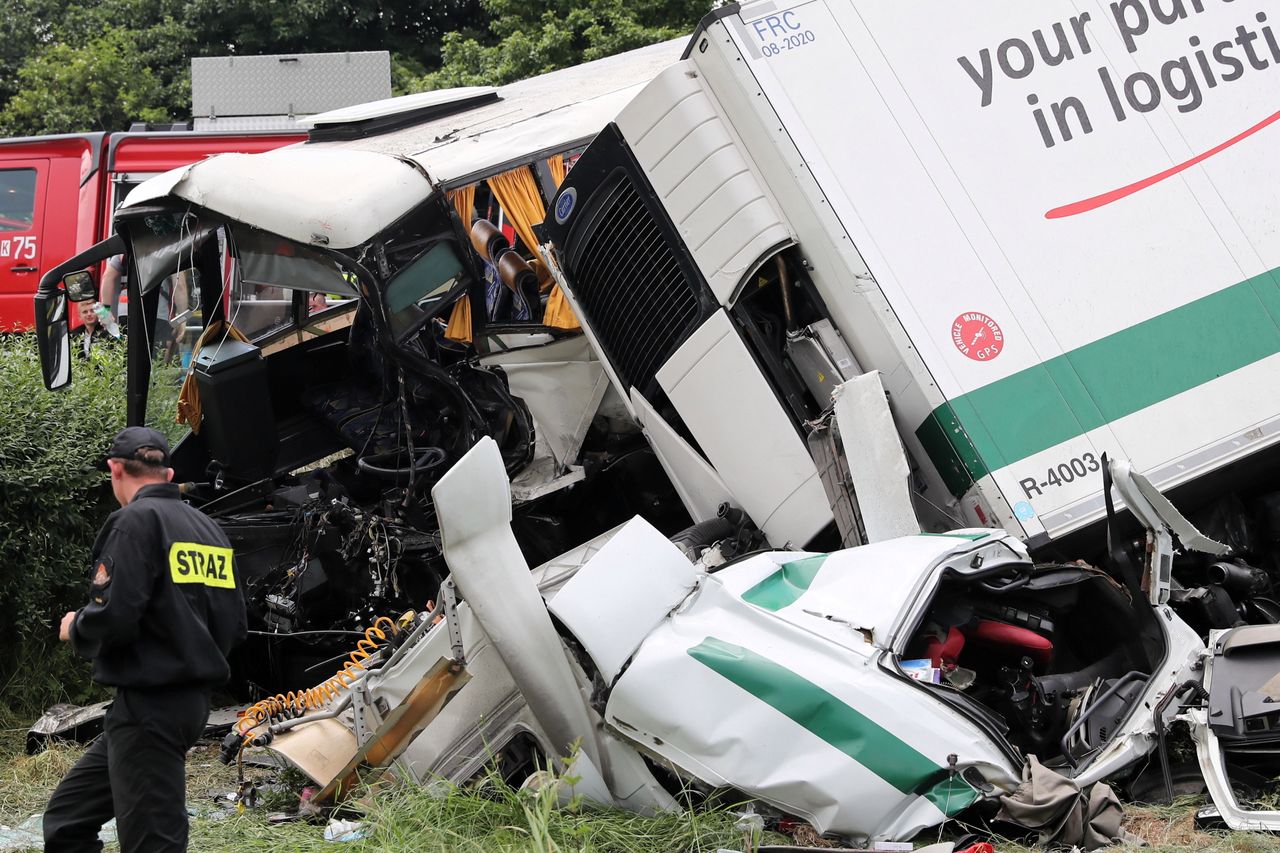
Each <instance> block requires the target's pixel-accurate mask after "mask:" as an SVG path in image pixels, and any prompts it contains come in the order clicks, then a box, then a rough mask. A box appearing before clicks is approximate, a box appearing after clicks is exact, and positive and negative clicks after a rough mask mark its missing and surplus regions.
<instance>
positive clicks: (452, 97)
mask: <svg viewBox="0 0 1280 853" xmlns="http://www.w3.org/2000/svg"><path fill="white" fill-rule="evenodd" d="M497 92H498V90H497V89H495V88H494V87H492V86H459V87H458V88H455V89H436V90H434V91H431V92H418V93H416V94H413V95H400V96H399V97H396V98H383V99H381V100H378V101H369V102H367V103H363V104H354V105H352V106H349V107H343V108H341V109H337V110H329V111H328V112H323V113H319V114H317V115H313V116H307V117H306V118H303V119H299V120H298V124H300V125H302V126H303V127H316V126H318V125H327V124H344V123H346V122H352V121H368V120H369V119H374V118H382V117H385V116H393V115H398V114H400V113H406V112H410V111H412V110H421V109H426V108H427V107H439V106H445V105H447V104H452V103H456V102H458V101H467V100H470V99H471V98H479V97H482V96H484V95H496V94H497Z"/></svg>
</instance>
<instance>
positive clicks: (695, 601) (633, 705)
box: [605, 534, 1019, 838]
mask: <svg viewBox="0 0 1280 853" xmlns="http://www.w3.org/2000/svg"><path fill="white" fill-rule="evenodd" d="M998 535H999V534H993V538H994V537H995V536H998ZM926 543H927V544H926ZM974 546H975V543H974V542H971V541H968V540H963V539H952V540H950V541H947V540H946V539H943V538H942V537H909V538H907V539H898V540H891V541H889V542H886V543H883V544H881V545H870V546H864V547H863V548H860V549H856V550H855V551H851V552H841V554H840V555H833V557H832V558H831V559H835V558H836V556H843V555H850V554H857V553H859V552H861V553H865V554H867V555H869V556H871V557H872V558H873V559H871V560H869V561H868V562H867V563H866V565H865V574H863V573H862V572H859V571H857V570H856V569H850V567H840V566H836V565H832V566H826V567H824V572H820V573H819V576H821V575H822V574H824V573H825V570H826V569H829V570H830V571H831V573H832V574H837V575H847V574H851V573H852V574H853V575H858V576H861V577H862V580H863V581H864V586H865V587H868V588H870V587H873V586H875V585H876V581H875V579H876V578H877V577H879V578H880V579H881V581H884V580H885V578H886V576H887V575H893V574H901V575H903V576H904V577H905V578H906V579H907V581H908V582H907V583H901V582H894V583H892V584H890V585H889V587H890V588H891V589H892V590H895V591H896V597H897V599H898V600H897V601H896V602H894V603H889V602H887V601H884V600H883V599H882V600H881V603H882V604H884V605H885V606H886V608H887V610H888V612H889V613H890V614H899V613H902V612H904V610H905V609H907V605H908V603H909V600H910V598H911V595H912V594H914V592H915V591H916V585H915V584H914V583H913V582H912V581H914V580H916V579H917V578H918V577H919V576H920V575H922V574H928V573H934V572H937V571H938V570H939V567H940V566H941V565H942V564H944V563H946V562H947V558H948V556H950V555H953V554H955V553H959V554H967V553H971V552H972V551H973V549H974ZM797 557H803V555H796V554H793V553H792V554H780V553H774V554H765V555H760V556H758V557H755V558H752V559H750V560H747V561H744V562H743V563H740V564H737V565H734V566H730V567H729V568H727V569H725V570H724V571H722V572H720V573H718V574H715V575H709V576H703V578H702V580H701V583H700V585H699V588H698V589H697V590H696V591H695V592H694V593H693V594H692V595H691V596H690V597H689V599H688V600H687V601H686V603H685V604H684V605H683V606H682V607H680V608H679V609H678V610H677V612H676V613H674V614H673V615H672V616H671V617H670V618H668V619H667V620H666V621H665V622H664V623H663V624H661V625H660V626H659V627H658V628H657V629H655V630H654V631H653V632H651V633H650V635H649V637H648V638H647V639H646V640H645V642H644V643H643V645H642V646H641V647H640V649H639V651H638V652H637V653H636V655H635V657H634V659H633V660H632V662H631V664H630V666H629V667H628V668H627V669H626V671H625V672H624V673H623V674H622V676H621V677H620V678H619V679H618V681H617V683H616V684H615V685H614V689H613V692H612V694H611V696H610V699H609V703H608V706H607V708H606V714H605V719H606V722H608V723H609V724H610V725H611V726H612V727H614V729H615V730H616V731H617V732H618V733H620V734H621V735H623V736H625V737H628V738H630V739H631V740H633V741H634V742H636V743H637V744H638V745H640V746H642V747H643V748H644V749H645V750H647V751H649V752H651V753H655V754H657V755H659V756H661V757H662V758H664V759H666V760H668V761H670V762H671V763H673V764H674V765H676V766H677V767H680V768H681V769H682V770H683V771H685V772H687V773H689V774H691V775H693V776H696V777H697V778H699V779H701V780H702V781H703V782H706V783H707V784H710V785H715V786H722V785H727V786H732V787H735V788H737V789H739V790H742V791H744V792H746V793H749V794H751V795H753V796H756V797H759V798H760V799H762V800H765V801H767V802H769V803H771V804H773V805H774V806H776V807H778V808H780V809H782V810H784V811H786V812H789V813H791V814H796V815H799V816H801V817H803V818H805V819H807V820H810V821H812V822H813V824H814V825H815V826H816V827H817V828H818V829H819V830H820V831H823V832H827V831H831V832H836V833H839V834H841V835H847V836H851V837H855V838H903V837H910V836H911V835H913V834H914V833H915V832H916V831H918V830H919V829H922V828H924V827H926V826H931V825H935V824H937V823H939V822H940V821H941V820H943V818H944V816H945V815H946V814H948V813H951V814H954V813H956V812H958V811H960V810H961V809H962V808H964V807H965V806H968V805H969V804H970V803H972V802H973V801H974V800H975V799H976V798H977V796H978V793H977V791H975V790H974V788H972V787H971V786H970V785H968V784H967V783H965V782H964V781H963V780H961V779H960V778H958V774H953V773H952V772H951V769H950V767H951V762H950V759H949V757H950V756H951V755H955V757H956V759H955V765H954V766H955V769H956V770H957V771H961V772H962V771H963V770H964V769H965V768H967V767H970V766H973V767H976V768H978V769H979V770H980V771H981V773H982V775H983V776H984V777H985V778H986V779H987V781H989V782H991V783H993V784H995V785H996V787H997V788H1003V789H1005V790H1011V789H1012V788H1013V787H1014V786H1016V784H1017V781H1018V778H1019V777H1018V773H1019V770H1018V768H1017V767H1016V766H1014V764H1013V763H1012V762H1011V761H1010V760H1009V758H1008V757H1006V756H1005V755H1004V754H1003V753H1002V752H1001V751H1000V750H999V748H998V747H997V746H996V745H995V743H994V742H992V740H991V739H990V738H989V737H988V736H987V735H986V733H984V732H983V731H982V730H981V729H980V728H979V727H978V726H977V725H976V724H975V723H973V722H972V721H971V720H969V719H968V718H967V717H964V716H962V715H961V714H959V713H957V712H956V711H953V710H952V709H951V708H949V707H948V706H947V705H945V704H944V703H942V702H940V701H938V700H937V699H936V698H934V697H932V696H931V695H929V692H928V689H927V688H924V687H923V686H922V685H918V684H916V683H914V682H911V681H909V680H907V679H905V678H902V677H898V676H895V675H892V674H890V673H889V672H887V671H886V670H885V669H883V668H882V667H881V660H882V657H883V655H884V654H886V653H885V652H884V651H883V650H882V649H879V648H877V647H876V646H873V645H872V644H870V643H867V642H865V641H863V640H861V634H860V633H859V632H857V631H853V630H851V629H850V628H848V627H847V626H843V625H840V624H838V623H832V622H831V621H830V620H825V619H819V618H817V617H812V616H808V617H807V618H808V619H809V620H811V625H812V627H813V628H818V627H821V626H823V625H825V626H829V627H828V630H834V631H843V632H844V634H845V635H846V641H845V642H841V643H837V642H833V641H832V640H833V639H834V637H828V636H824V634H826V631H822V632H819V631H817V630H811V629H810V626H806V625H805V624H802V623H800V622H799V621H798V620H796V619H789V618H784V614H782V613H781V612H778V611H771V610H769V609H766V608H765V607H761V606H757V605H755V604H751V603H748V602H747V601H745V600H744V599H743V598H742V597H741V595H742V594H743V593H742V590H744V589H745V590H748V591H749V590H750V589H752V588H754V587H755V586H757V585H758V584H759V583H760V582H761V580H762V575H763V576H764V577H765V578H767V577H769V576H770V573H771V572H776V571H777V567H778V565H779V563H780V562H783V561H785V560H794V559H796V558H797ZM915 567H918V568H915ZM854 580H856V578H854ZM882 585H883V584H882ZM805 599H806V595H805V594H803V593H802V594H801V595H800V596H799V598H798V602H803V601H804V600H805ZM801 613H803V611H801Z"/></svg>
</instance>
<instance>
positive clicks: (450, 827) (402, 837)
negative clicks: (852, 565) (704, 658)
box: [0, 718, 1280, 853]
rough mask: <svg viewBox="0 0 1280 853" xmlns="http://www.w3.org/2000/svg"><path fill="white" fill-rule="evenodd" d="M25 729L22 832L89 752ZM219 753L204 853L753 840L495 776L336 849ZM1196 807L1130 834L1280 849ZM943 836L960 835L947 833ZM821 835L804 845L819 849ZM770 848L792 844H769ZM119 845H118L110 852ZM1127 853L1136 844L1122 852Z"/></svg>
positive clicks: (1009, 848) (1166, 813)
mask: <svg viewBox="0 0 1280 853" xmlns="http://www.w3.org/2000/svg"><path fill="white" fill-rule="evenodd" d="M25 734H26V728H25V726H20V725H15V724H14V721H13V720H12V718H10V719H7V720H0V824H6V825H9V826H14V825H16V824H18V823H21V822H22V821H23V820H25V819H26V818H28V817H29V816H31V815H32V814H35V813H37V812H39V811H41V810H42V809H43V808H44V804H45V802H46V801H47V799H48V796H49V793H50V792H51V791H52V790H53V787H54V786H55V785H56V784H57V782H58V780H59V779H60V778H62V774H63V773H65V772H66V770H67V769H68V768H70V766H71V765H72V764H73V763H74V762H75V760H76V758H77V757H78V756H79V754H80V749H79V748H78V747H74V746H55V747H53V748H51V749H49V750H46V751H45V752H43V753H41V754H39V755H35V756H28V755H25V754H24V753H23V747H24V743H25ZM217 752H218V750H217V747H216V745H213V744H202V745H201V746H199V747H197V748H196V749H195V750H193V751H192V753H191V755H190V757H189V760H188V762H187V804H188V806H189V807H191V808H192V809H194V810H195V812H196V817H194V818H193V819H192V822H191V849H192V850H200V851H240V850H250V851H252V850H263V851H268V850H269V851H280V850H297V851H322V850H323V851H329V853H335V851H342V850H345V851H351V853H356V852H357V851H393V852H394V851H405V853H408V851H414V853H417V851H450V853H453V852H454V851H456V853H506V851H511V853H562V851H563V853H570V851H573V853H588V851H589V852H590V853H614V851H617V853H671V851H689V853H714V851H716V850H718V849H721V848H724V849H728V850H742V849H744V845H743V835H742V833H741V831H739V830H738V829H736V828H735V823H736V822H737V816H736V815H734V814H733V813H732V812H731V811H730V810H719V811H715V810H713V811H699V812H692V811H690V812H686V813H684V814H680V815H661V816H657V817H640V816H638V815H634V814H631V813H629V812H622V811H616V810H599V809H591V808H586V807H581V808H560V807H558V806H557V805H556V802H555V792H554V789H553V788H552V787H550V786H548V787H546V788H544V789H543V790H542V791H540V792H528V791H518V790H513V789H511V788H510V787H508V786H506V785H503V784H502V783H501V782H500V781H496V780H492V779H491V780H487V781H485V782H484V783H482V784H480V785H478V786H473V787H469V788H457V787H453V786H449V785H444V784H440V785H436V786H427V787H425V788H424V787H420V786H417V785H394V784H391V785H385V786H383V787H382V789H381V790H379V791H378V792H376V793H374V794H369V795H366V796H364V797H362V798H360V799H359V801H358V804H357V805H354V806H352V807H351V809H350V810H349V811H350V813H349V814H346V815H344V817H347V818H355V819H359V820H361V821H363V823H364V826H365V828H366V829H367V830H368V833H369V834H368V836H367V837H366V838H364V839H362V840H360V841H355V842H349V843H345V844H342V845H341V846H337V847H335V846H334V845H333V844H332V843H330V842H326V841H325V840H324V823H323V822H317V823H309V822H306V821H304V820H299V821H295V822H290V823H271V822H269V820H268V818H269V816H270V815H271V814H272V813H273V810H282V809H287V808H289V807H291V806H292V804H293V803H295V802H296V794H297V792H298V791H299V790H300V788H301V786H302V783H303V780H302V779H301V777H300V776H298V775H297V774H292V773H286V774H281V773H280V772H279V771H271V770H267V769H264V768H255V767H250V768H247V771H246V772H247V774H248V775H249V777H250V778H255V779H258V780H259V781H261V782H262V783H263V784H264V785H267V786H270V785H272V784H273V783H275V786H276V790H275V791H274V792H272V791H271V789H270V787H268V788H267V789H266V790H267V791H268V793H267V794H266V796H265V798H264V799H265V804H264V805H263V806H262V807H260V808H257V809H252V810H248V811H245V812H243V813H240V812H237V811H236V810H235V809H234V808H232V807H231V804H230V802H229V801H228V800H227V797H226V795H227V794H229V793H230V792H232V791H234V790H235V788H236V771H235V768H234V767H226V766H224V765H223V764H221V763H220V762H218V760H217ZM1199 805H1200V803H1199V802H1198V801H1190V800H1186V801H1180V802H1178V803H1176V804H1174V805H1173V806H1128V807H1127V808H1126V818H1125V826H1126V828H1127V829H1128V830H1129V831H1130V832H1132V833H1134V834H1135V835H1138V836H1140V837H1142V838H1145V839H1146V840H1147V841H1148V842H1150V843H1151V845H1152V846H1150V847H1146V848H1133V849H1134V850H1135V851H1137V850H1138V849H1142V850H1144V851H1146V853H1202V851H1224V853H1280V837H1275V836H1271V835H1265V834H1260V833H1247V832H1221V833H1218V832H1213V833H1210V832H1201V831H1199V830H1197V829H1196V828H1195V825H1194V818H1195V811H1196V808H1197V807H1198V806H1199ZM943 837H944V838H945V837H954V835H953V834H952V833H951V832H947V833H945V834H944V835H943ZM937 838H938V833H937V831H936V830H933V831H926V832H925V833H922V834H921V836H920V837H919V838H917V839H916V845H917V846H923V845H925V844H929V843H930V842H932V841H935V840H937ZM813 839H814V836H813V835H808V836H806V837H802V838H801V839H800V840H802V841H804V842H805V843H812V841H813ZM765 840H766V841H767V842H768V843H772V844H779V843H788V842H789V839H787V838H785V837H783V836H771V837H769V838H766V839H765ZM108 849H111V848H108ZM1112 849H1114V850H1117V851H1124V850H1127V849H1128V848H1124V847H1116V848H1112ZM996 850H997V851H999V853H1029V851H1032V850H1037V848H1034V847H1028V846H1026V845H1024V844H1017V843H1014V842H1011V841H999V842H997V844H996Z"/></svg>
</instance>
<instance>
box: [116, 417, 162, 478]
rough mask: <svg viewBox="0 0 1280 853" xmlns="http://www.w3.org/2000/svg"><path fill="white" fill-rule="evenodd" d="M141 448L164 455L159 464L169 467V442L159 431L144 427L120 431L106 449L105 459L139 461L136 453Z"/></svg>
mask: <svg viewBox="0 0 1280 853" xmlns="http://www.w3.org/2000/svg"><path fill="white" fill-rule="evenodd" d="M143 448H151V449H153V450H159V451H160V452H161V453H163V454H164V458H163V459H161V460H160V464H161V465H162V466H164V467H165V468H168V467H169V440H168V439H166V438H165V437H164V433H162V432H160V431H159V430H154V429H152V428H151V427H145V426H131V427H125V428H124V429H122V430H120V432H119V433H117V434H116V437H115V439H114V440H113V441H112V442H111V446H110V447H108V448H107V458H108V459H139V458H140V457H139V456H138V451H139V450H142V449H143Z"/></svg>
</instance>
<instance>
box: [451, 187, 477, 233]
mask: <svg viewBox="0 0 1280 853" xmlns="http://www.w3.org/2000/svg"><path fill="white" fill-rule="evenodd" d="M448 195H449V201H450V202H452V203H453V209H454V210H456V211H458V218H459V219H461V220H462V227H463V228H464V229H466V228H470V227H471V217H472V216H474V215H475V209H476V185H475V184H472V185H471V186H469V187H458V188H457V189H456V190H449V193H448Z"/></svg>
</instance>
